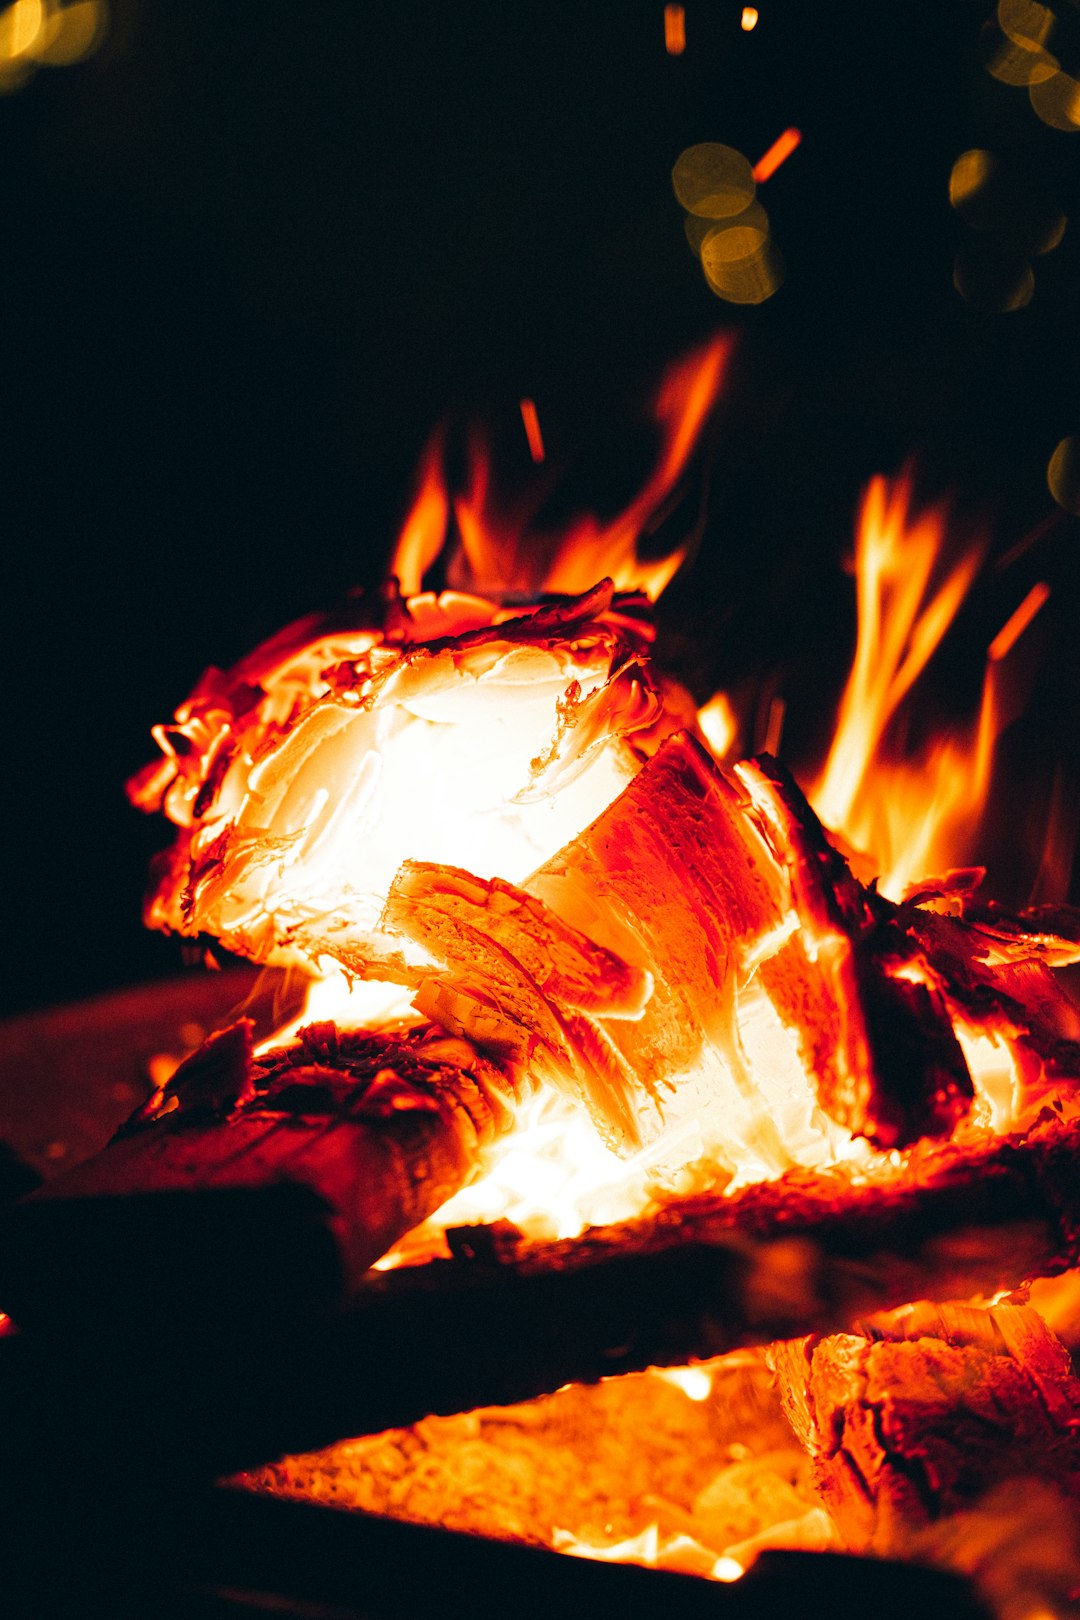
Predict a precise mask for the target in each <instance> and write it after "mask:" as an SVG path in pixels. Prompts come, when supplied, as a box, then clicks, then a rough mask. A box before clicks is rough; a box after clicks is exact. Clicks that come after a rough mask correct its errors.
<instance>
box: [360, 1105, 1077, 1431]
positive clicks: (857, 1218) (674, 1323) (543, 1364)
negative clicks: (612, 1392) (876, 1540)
mask: <svg viewBox="0 0 1080 1620" xmlns="http://www.w3.org/2000/svg"><path fill="white" fill-rule="evenodd" d="M1078 1151H1080V1122H1073V1123H1070V1124H1062V1123H1061V1121H1060V1120H1058V1119H1057V1118H1056V1116H1054V1117H1052V1118H1050V1119H1046V1120H1043V1121H1041V1122H1040V1124H1039V1125H1037V1126H1036V1127H1035V1128H1034V1129H1033V1130H1032V1131H1030V1132H1028V1133H1027V1135H1026V1136H1025V1137H1023V1138H1021V1137H1012V1138H992V1137H989V1136H986V1137H984V1138H983V1140H982V1141H981V1143H980V1144H979V1145H978V1146H970V1145H969V1146H968V1147H967V1148H966V1149H965V1151H963V1152H960V1151H958V1150H957V1149H956V1148H955V1147H952V1146H941V1147H935V1146H932V1145H930V1144H926V1145H925V1147H924V1149H923V1150H921V1153H920V1154H919V1155H918V1156H917V1157H916V1158H915V1159H914V1161H913V1162H912V1163H910V1164H909V1166H908V1167H907V1173H905V1174H904V1176H903V1177H901V1178H897V1177H896V1176H895V1175H894V1176H893V1177H892V1178H891V1179H890V1178H885V1177H883V1178H882V1179H881V1180H878V1181H865V1180H863V1179H861V1178H856V1179H852V1178H850V1177H848V1176H844V1175H842V1174H840V1173H833V1174H828V1173H821V1174H817V1175H810V1174H807V1173H805V1172H801V1171H792V1172H789V1173H788V1175H786V1176H784V1177H781V1178H779V1179H778V1180H777V1181H774V1182H768V1183H763V1184H760V1185H757V1186H753V1187H748V1188H746V1189H744V1190H743V1191H742V1192H741V1193H737V1194H734V1195H732V1196H729V1197H726V1198H725V1197H720V1196H716V1195H706V1194H702V1195H699V1196H697V1197H693V1198H681V1199H677V1200H672V1201H670V1202H669V1203H667V1204H665V1205H663V1206H661V1207H659V1208H657V1209H655V1210H654V1211H653V1212H652V1213H651V1214H650V1215H648V1216H644V1217H641V1218H639V1219H637V1220H633V1221H628V1222H624V1223H621V1224H618V1225H615V1226H612V1227H608V1228H593V1229H592V1230H590V1231H588V1232H587V1233H585V1234H584V1235H583V1236H582V1237H581V1238H577V1239H567V1240H563V1241H561V1242H557V1243H549V1244H540V1243H527V1242H522V1241H520V1240H519V1239H518V1236H517V1234H515V1233H514V1232H513V1231H512V1230H511V1231H509V1232H505V1231H502V1230H500V1229H498V1228H495V1229H492V1228H483V1227H481V1228H476V1229H473V1228H468V1229H464V1230H462V1231H460V1232H458V1233H453V1232H452V1233H451V1234H450V1241H451V1247H452V1249H454V1250H455V1251H456V1255H457V1258H454V1259H451V1260H443V1261H432V1262H430V1263H429V1264H427V1265H421V1266H415V1267H407V1268H405V1269H403V1270H400V1271H388V1272H379V1273H374V1274H372V1275H371V1276H370V1277H369V1278H368V1279H366V1280H365V1282H364V1284H363V1285H362V1288H361V1289H360V1291H359V1292H358V1294H357V1295H356V1296H355V1309H354V1310H353V1311H352V1313H351V1315H350V1323H351V1324H352V1327H351V1328H350V1331H351V1332H354V1333H355V1335H356V1339H355V1343H356V1347H357V1355H358V1357H360V1359H363V1360H365V1361H370V1362H373V1363H376V1364H379V1365H381V1366H383V1365H384V1366H392V1367H393V1369H394V1375H393V1376H394V1387H393V1389H392V1390H391V1389H390V1388H389V1386H388V1385H386V1384H385V1383H383V1384H381V1385H380V1387H379V1389H378V1391H372V1390H370V1389H369V1390H368V1391H367V1392H366V1398H367V1399H370V1400H371V1401H373V1403H374V1404H373V1405H372V1406H369V1407H368V1408H367V1410H366V1411H365V1413H364V1414H363V1417H364V1422H363V1423H361V1421H360V1419H361V1412H360V1411H359V1410H356V1411H355V1412H354V1415H353V1417H354V1420H353V1422H352V1423H351V1424H350V1425H348V1428H347V1432H354V1433H359V1432H362V1430H363V1431H365V1432H367V1426H368V1425H369V1424H370V1429H372V1430H373V1429H378V1428H383V1427H387V1426H389V1425H391V1424H395V1423H400V1422H404V1421H413V1420H415V1419H416V1418H417V1417H420V1416H423V1415H424V1414H426V1413H428V1412H450V1411H455V1410H467V1409H469V1408H471V1407H475V1406H479V1405H484V1404H489V1403H492V1402H496V1403H506V1402H511V1401H519V1400H526V1399H530V1398H531V1397H532V1396H534V1395H537V1394H541V1393H544V1392H546V1391H548V1390H551V1389H555V1388H557V1387H559V1386H560V1385H561V1384H564V1383H566V1382H568V1381H574V1382H590V1381H593V1380H595V1379H597V1378H600V1377H605V1376H609V1375H611V1374H615V1373H621V1372H629V1371H637V1370H639V1369H641V1368H643V1367H647V1366H652V1365H657V1366H663V1365H672V1364H679V1363H684V1362H686V1361H687V1360H690V1359H693V1358H695V1357H696V1358H707V1357H711V1356H716V1355H720V1354H723V1353H725V1352H727V1351H729V1350H732V1349H736V1348H739V1347H740V1346H744V1345H748V1344H765V1343H769V1342H771V1341H773V1340H775V1339H781V1338H791V1337H793V1336H794V1335H795V1334H797V1333H805V1332H807V1331H811V1332H817V1333H826V1332H833V1331H835V1330H836V1328H837V1327H838V1326H840V1325H847V1326H850V1324H851V1323H852V1322H854V1321H856V1320H858V1319H859V1318H861V1317H864V1316H866V1315H868V1314H871V1313H873V1312H875V1311H880V1310H883V1309H888V1308H891V1307H893V1306H895V1305H898V1304H900V1303H902V1302H904V1301H907V1300H911V1299H915V1298H927V1297H930V1298H936V1299H940V1300H951V1299H957V1298H962V1297H968V1296H972V1295H979V1296H983V1297H987V1296H990V1295H993V1294H995V1293H997V1292H999V1291H1000V1290H1002V1289H1003V1288H1015V1287H1017V1286H1019V1285H1020V1284H1022V1283H1023V1282H1024V1281H1026V1280H1028V1279H1030V1278H1032V1277H1035V1276H1045V1275H1051V1274H1053V1273H1056V1272H1059V1271H1062V1270H1064V1269H1066V1268H1068V1267H1069V1266H1071V1265H1074V1264H1076V1263H1077V1261H1078V1260H1080V1195H1078V1192H1077V1187H1076V1178H1075V1163H1076V1155H1077V1152H1078ZM421 1324H422V1325H423V1330H422V1331H421ZM569 1324H572V1325H573V1330H572V1332H571V1331H568V1325H569ZM510 1343H512V1344H513V1345H514V1346H515V1351H514V1355H513V1356H508V1355H507V1354H506V1353H505V1346H506V1345H507V1344H510ZM342 1432H346V1431H344V1430H343V1431H342Z"/></svg>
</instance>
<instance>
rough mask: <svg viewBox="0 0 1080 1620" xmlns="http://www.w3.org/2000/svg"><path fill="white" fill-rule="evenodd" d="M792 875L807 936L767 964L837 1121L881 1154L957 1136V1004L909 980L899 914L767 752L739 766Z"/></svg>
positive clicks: (766, 975) (962, 1088) (772, 988)
mask: <svg viewBox="0 0 1080 1620" xmlns="http://www.w3.org/2000/svg"><path fill="white" fill-rule="evenodd" d="M735 770H736V773H737V775H738V777H739V779H740V781H741V783H742V784H743V786H744V787H745V789H746V790H747V792H748V794H749V796H750V800H751V803H752V805H753V807H754V811H755V813H756V814H757V815H758V816H759V817H760V819H761V824H762V827H763V830H764V831H765V834H766V836H767V837H768V839H769V841H770V843H771V845H772V847H773V849H774V851H775V853H776V856H777V858H778V860H780V861H781V862H782V863H783V864H784V866H785V867H786V869H787V873H788V877H789V880H790V884H791V902H792V905H793V906H794V908H795V911H796V912H797V913H798V916H799V920H800V923H801V927H800V928H799V930H798V931H797V932H796V933H793V934H792V935H791V937H790V939H788V940H786V941H785V942H784V944H783V945H782V946H781V948H780V949H779V950H778V951H777V952H776V953H775V955H773V956H772V957H770V958H768V959H767V960H765V961H763V962H762V964H761V969H760V972H761V981H762V983H763V985H764V986H765V988H766V990H767V991H768V993H769V996H770V998H771V1000H772V1002H773V1005H774V1006H775V1007H776V1009H777V1012H778V1013H779V1014H780V1016H781V1018H782V1019H783V1020H784V1022H785V1023H786V1024H788V1025H789V1026H790V1027H791V1028H793V1029H794V1030H795V1031H796V1033H797V1035H798V1039H799V1046H800V1051H801V1054H802V1058H803V1062H804V1063H805V1065H806V1067H807V1070H808V1071H809V1073H810V1074H811V1075H812V1076H813V1079H814V1083H815V1085H816V1088H817V1093H818V1100H819V1101H820V1103H821V1106H822V1108H823V1109H824V1110H825V1112H826V1113H827V1114H829V1115H830V1117H831V1118H833V1119H835V1120H837V1121H838V1122H839V1123H840V1124H842V1125H846V1126H847V1127H848V1129H849V1130H850V1131H852V1132H853V1133H854V1134H855V1135H857V1136H866V1137H868V1138H869V1140H870V1141H871V1142H873V1143H874V1145H875V1146H877V1147H880V1148H895V1147H903V1146H905V1145H906V1144H908V1143H910V1142H913V1141H915V1140H916V1139H917V1138H919V1137H921V1136H948V1135H949V1134H950V1133H951V1132H952V1130H953V1129H954V1128H955V1126H956V1125H957V1123H958V1122H959V1120H960V1119H962V1118H963V1116H964V1115H965V1114H966V1113H967V1111H968V1109H969V1107H970V1105H971V1100H972V1096H973V1090H974V1088H973V1085H972V1080H971V1076H970V1074H969V1073H968V1068H967V1064H966V1062H965V1060H964V1055H963V1052H962V1051H961V1049H960V1045H959V1042H958V1041H957V1039H956V1035H955V1033H954V1031H953V1027H952V1023H951V1021H950V1019H949V1014H948V1008H947V1006H946V1003H945V1000H944V998H943V996H942V995H941V993H940V991H939V990H938V989H937V987H936V986H935V985H934V984H933V983H931V982H927V981H923V982H919V981H918V980H915V979H912V978H909V977H903V976H900V974H899V970H901V969H903V967H904V966H905V955H910V952H907V953H905V951H904V950H903V949H902V948H900V947H899V944H898V941H897V940H896V939H895V938H894V935H895V933H896V930H895V928H894V927H893V923H892V915H891V911H890V908H888V907H887V906H886V905H885V904H884V903H883V902H881V901H880V900H879V899H878V897H877V896H876V895H875V894H873V893H872V892H871V891H869V890H866V889H864V888H863V887H862V885H861V884H860V883H858V882H857V881H856V879H855V878H854V876H853V875H852V873H851V870H850V868H849V867H848V864H847V862H846V860H845V859H844V857H843V856H842V855H841V854H840V853H839V852H838V851H837V850H835V849H834V848H833V847H832V845H831V844H830V843H829V840H828V838H827V837H826V835H825V832H824V829H823V828H822V826H821V824H820V822H819V821H818V819H817V817H816V816H815V815H814V812H813V811H812V810H811V808H810V806H809V804H808V803H807V802H806V799H805V798H804V796H803V794H802V793H801V792H800V790H799V788H798V787H797V786H796V784H795V782H794V781H793V780H792V778H791V777H790V776H789V775H788V773H787V772H786V771H785V770H784V769H783V767H782V766H781V765H779V764H778V763H777V762H776V761H775V760H773V759H770V758H768V757H767V756H765V755H763V756H761V757H760V758H759V759H757V760H752V761H747V762H745V763H743V764H740V765H737V766H736V767H735Z"/></svg>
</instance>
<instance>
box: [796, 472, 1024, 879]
mask: <svg viewBox="0 0 1080 1620" xmlns="http://www.w3.org/2000/svg"><path fill="white" fill-rule="evenodd" d="M944 539H945V514H944V512H943V511H942V510H941V509H931V510H929V511H925V512H923V513H920V514H918V515H916V514H914V513H913V511H912V488H911V479H910V477H909V476H908V475H904V476H902V477H900V478H898V479H896V480H895V481H893V482H892V483H891V484H890V483H889V482H888V481H887V480H886V479H884V478H875V479H873V480H872V482H871V484H870V486H869V488H868V490H867V493H866V497H865V500H864V502H863V506H862V511H861V513H860V517H859V526H858V535H857V539H856V549H855V573H856V580H857V601H858V636H857V641H856V647H855V658H854V662H853V664H852V668H851V673H850V675H849V677H848V682H847V686H846V688H845V690H844V695H843V698H842V699H841V703H840V709H839V714H838V717H837V725H836V731H835V734H834V737H833V743H832V747H831V748H830V750H829V755H828V758H827V760H826V763H825V767H824V770H823V772H822V774H821V776H820V777H819V778H818V780H817V781H816V783H815V784H814V785H813V786H812V787H811V789H810V793H809V797H810V799H811V801H812V803H813V805H814V808H815V810H816V811H817V812H818V814H819V815H820V817H821V819H822V821H823V822H824V823H825V824H826V826H828V827H831V828H832V829H833V830H834V831H835V832H838V833H840V834H841V835H842V836H843V837H844V838H845V839H846V840H847V842H848V843H849V844H850V845H852V846H853V847H854V848H855V849H858V850H863V851H865V852H867V853H868V854H869V855H870V856H871V857H872V858H873V860H874V861H875V863H876V864H877V866H878V869H879V871H880V874H881V882H880V888H881V890H882V892H883V893H884V894H886V895H888V896H890V897H892V898H898V897H899V896H900V894H902V893H903V891H904V890H905V888H907V887H908V885H909V884H911V883H912V882H914V881H915V880H916V879H919V878H922V877H925V876H926V875H927V874H928V873H930V872H934V871H944V870H945V869H946V868H947V867H948V866H950V865H956V864H959V860H958V853H957V852H958V851H959V850H960V849H962V847H963V840H964V838H965V837H966V836H967V835H969V834H970V832H971V831H972V829H973V827H974V825H975V824H976V822H977V819H978V816H979V814H980V812H981V810H982V806H983V803H984V801H985V798H986V793H987V789H988V787H989V784H990V772H991V766H992V763H993V750H994V742H995V739H996V735H997V703H996V693H995V686H994V680H993V676H992V669H993V663H991V665H990V666H989V667H988V671H987V675H986V679H985V681H984V683H983V694H982V701H981V705H980V710H979V716H978V720H977V723H976V725H975V727H974V729H973V731H972V732H971V733H970V734H968V735H966V736H960V737H953V736H949V735H942V736H939V737H938V738H936V739H935V740H933V741H932V742H931V743H930V745H929V747H928V748H927V749H926V750H925V752H924V753H923V755H922V756H921V757H918V758H915V759H907V758H902V757H899V758H898V757H890V754H889V752H888V744H889V737H888V732H889V727H890V723H891V722H892V721H893V720H894V719H895V717H896V715H897V713H898V711H899V709H900V705H901V704H902V703H903V701H904V699H905V698H906V697H907V695H908V693H909V692H910V691H911V688H912V686H913V685H914V683H915V681H916V680H917V679H918V677H919V676H920V675H921V674H922V672H923V670H924V669H925V668H926V665H927V664H928V662H929V660H930V658H931V657H932V655H933V653H934V651H935V650H936V648H937V647H938V646H939V644H940V642H941V640H942V637H943V636H944V635H945V633H946V631H947V630H948V628H949V626H950V625H951V624H952V622H953V620H954V618H955V617H956V613H957V611H958V609H959V607H960V604H961V603H962V602H963V600H964V597H965V596H966V594H967V592H968V590H969V589H970V586H971V584H972V581H973V580H974V578H975V575H976V573H977V571H978V568H979V564H980V562H981V560H982V550H981V547H980V548H972V549H971V550H969V551H968V553H967V554H966V555H965V556H963V557H961V558H960V560H959V561H958V562H956V563H954V564H953V565H952V566H951V567H949V568H947V569H946V571H945V577H944V579H942V580H941V582H940V583H938V582H937V581H936V580H935V573H936V572H940V557H941V552H942V547H943V543H944Z"/></svg>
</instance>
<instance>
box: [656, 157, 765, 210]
mask: <svg viewBox="0 0 1080 1620" xmlns="http://www.w3.org/2000/svg"><path fill="white" fill-rule="evenodd" d="M671 183H672V185H673V186H674V188H675V195H676V197H678V199H679V201H680V202H681V203H682V205H683V207H684V208H685V209H686V211H687V212H688V213H690V214H698V215H700V216H701V217H702V218H703V219H730V218H732V217H733V216H734V215H735V214H741V213H742V211H743V209H744V208H747V207H749V205H750V204H751V203H752V202H753V200H754V193H755V190H756V187H755V184H754V175H753V170H752V169H751V167H750V161H749V159H748V158H746V157H745V156H744V155H743V153H742V152H736V150H735V148H734V147H733V146H721V145H720V144H719V142H717V141H704V142H702V143H701V144H700V145H698V146H688V147H687V149H686V151H685V152H682V153H680V155H679V157H678V158H677V159H676V161H675V167H674V169H672V171H671Z"/></svg>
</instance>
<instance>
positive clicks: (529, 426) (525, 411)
mask: <svg viewBox="0 0 1080 1620" xmlns="http://www.w3.org/2000/svg"><path fill="white" fill-rule="evenodd" d="M521 420H522V422H523V424H524V427H525V437H526V438H527V439H528V441H529V454H530V456H532V458H533V460H534V461H535V462H541V461H543V459H544V440H543V436H542V434H541V432H540V418H539V417H538V416H537V414H536V406H535V405H534V403H533V401H532V400H531V399H523V400H522V401H521Z"/></svg>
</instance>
